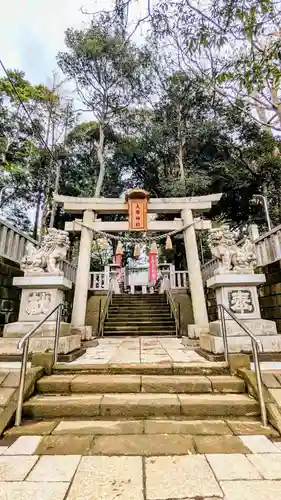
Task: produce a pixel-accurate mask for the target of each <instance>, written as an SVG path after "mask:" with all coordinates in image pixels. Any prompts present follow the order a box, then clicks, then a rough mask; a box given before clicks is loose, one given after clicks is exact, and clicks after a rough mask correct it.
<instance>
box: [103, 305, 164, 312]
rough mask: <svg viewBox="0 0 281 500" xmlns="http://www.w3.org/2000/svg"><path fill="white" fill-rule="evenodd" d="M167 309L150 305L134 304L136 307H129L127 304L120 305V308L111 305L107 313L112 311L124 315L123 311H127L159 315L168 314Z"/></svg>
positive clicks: (162, 306)
mask: <svg viewBox="0 0 281 500" xmlns="http://www.w3.org/2000/svg"><path fill="white" fill-rule="evenodd" d="M169 310H170V309H169V307H168V306H166V305H161V304H159V305H155V306H152V305H149V306H144V305H142V304H136V305H129V306H128V304H126V305H125V304H124V305H122V306H121V305H120V306H117V305H114V304H112V306H110V307H109V311H114V312H123V313H125V311H129V312H134V311H135V312H140V313H142V312H143V313H146V312H150V311H151V312H155V313H156V312H158V313H159V314H160V313H162V312H163V313H167V312H169Z"/></svg>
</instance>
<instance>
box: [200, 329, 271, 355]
mask: <svg viewBox="0 0 281 500" xmlns="http://www.w3.org/2000/svg"><path fill="white" fill-rule="evenodd" d="M259 341H260V342H261V343H262V346H263V351H264V352H281V335H261V336H259ZM200 347H201V348H202V349H205V350H206V351H209V352H212V353H214V354H222V353H223V352H224V348H223V339H222V337H215V336H214V335H210V334H208V333H204V334H202V335H201V336H200ZM228 349H229V352H233V353H235V352H249V353H250V352H252V342H251V339H250V337H248V336H242V335H239V336H238V337H234V336H232V337H228Z"/></svg>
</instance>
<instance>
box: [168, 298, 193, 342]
mask: <svg viewBox="0 0 281 500" xmlns="http://www.w3.org/2000/svg"><path fill="white" fill-rule="evenodd" d="M172 294H173V297H174V301H175V302H176V304H178V305H179V306H180V326H181V334H182V335H187V333H188V325H192V324H193V323H194V319H193V309H192V302H191V296H190V293H188V292H185V291H184V290H177V289H174V290H172Z"/></svg>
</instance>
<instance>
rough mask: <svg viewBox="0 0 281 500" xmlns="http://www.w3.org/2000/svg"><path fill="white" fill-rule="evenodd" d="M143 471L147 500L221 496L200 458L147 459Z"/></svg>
mask: <svg viewBox="0 0 281 500" xmlns="http://www.w3.org/2000/svg"><path fill="white" fill-rule="evenodd" d="M145 470H146V480H147V483H146V496H147V500H169V499H185V498H195V497H197V498H201V497H213V496H217V497H219V498H222V496H223V495H222V492H221V489H220V486H219V484H218V483H217V481H216V479H215V476H214V474H213V472H212V470H211V467H210V466H209V464H208V462H207V461H206V459H205V457H203V456H199V455H198V456H189V457H153V458H147V459H146V460H145ZM239 500H241V498H240V499H239Z"/></svg>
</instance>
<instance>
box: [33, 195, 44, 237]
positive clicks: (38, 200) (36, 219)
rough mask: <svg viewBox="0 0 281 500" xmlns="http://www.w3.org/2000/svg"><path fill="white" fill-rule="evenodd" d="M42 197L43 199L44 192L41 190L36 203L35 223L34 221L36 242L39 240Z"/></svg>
mask: <svg viewBox="0 0 281 500" xmlns="http://www.w3.org/2000/svg"><path fill="white" fill-rule="evenodd" d="M41 197H42V191H41V189H40V190H39V193H38V196H37V201H36V212H35V221H34V228H33V238H34V240H37V238H38V226H39V216H40V208H41Z"/></svg>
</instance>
